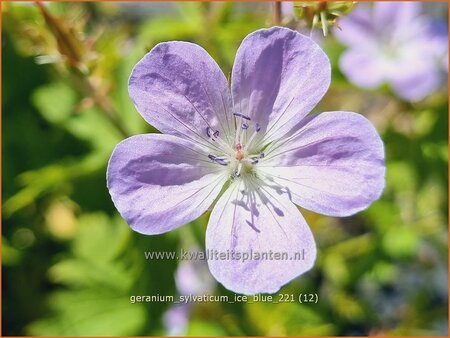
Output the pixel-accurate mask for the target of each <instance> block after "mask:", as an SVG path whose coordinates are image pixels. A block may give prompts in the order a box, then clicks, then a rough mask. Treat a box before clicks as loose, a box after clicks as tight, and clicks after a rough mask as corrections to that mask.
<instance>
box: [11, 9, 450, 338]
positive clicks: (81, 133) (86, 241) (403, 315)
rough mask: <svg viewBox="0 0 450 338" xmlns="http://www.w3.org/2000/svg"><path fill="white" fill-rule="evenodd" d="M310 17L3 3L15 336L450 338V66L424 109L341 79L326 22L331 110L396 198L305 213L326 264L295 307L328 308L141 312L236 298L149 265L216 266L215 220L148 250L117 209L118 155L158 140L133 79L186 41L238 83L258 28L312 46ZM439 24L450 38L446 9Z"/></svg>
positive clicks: (205, 281)
mask: <svg viewBox="0 0 450 338" xmlns="http://www.w3.org/2000/svg"><path fill="white" fill-rule="evenodd" d="M297 5H298V6H297V7H295V8H293V7H292V6H293V4H292V3H290V4H283V6H280V7H281V13H280V12H279V9H280V7H278V6H276V5H274V4H272V3H247V4H245V3H223V2H220V3H176V2H175V3H95V2H89V3H46V4H44V5H42V6H37V5H36V4H32V3H11V2H8V3H2V70H3V73H2V112H3V116H2V152H3V159H2V182H3V184H2V197H3V198H2V221H3V225H2V230H3V231H2V331H3V332H2V334H3V335H8V336H9V335H71V336H81V335H109V336H114V335H140V336H146V335H165V334H173V335H368V334H370V335H445V336H446V335H447V334H448V242H447V239H448V236H447V223H448V219H447V215H448V191H447V187H448V94H447V69H448V67H447V68H446V67H443V69H442V79H443V81H442V84H441V85H440V86H439V88H436V89H435V90H433V92H431V93H429V95H426V97H425V98H421V99H420V100H410V101H408V100H405V99H401V98H400V97H399V96H397V95H396V92H395V90H393V88H391V86H389V84H384V85H382V86H379V87H377V88H375V89H363V88H359V87H358V86H357V85H355V84H353V83H351V82H350V81H349V80H348V78H347V77H346V76H345V74H344V73H343V72H342V71H341V70H340V67H339V64H340V63H339V59H340V57H341V55H342V53H345V50H346V48H347V47H346V46H345V45H343V44H341V43H340V42H339V41H338V40H337V39H336V38H335V36H334V35H333V29H335V28H333V27H332V24H333V21H334V19H335V17H334V16H333V14H330V13H328V14H329V15H330V17H329V18H330V22H329V25H330V26H329V27H328V28H329V32H328V34H327V36H326V37H323V36H322V31H321V29H320V26H321V23H320V22H319V25H316V26H318V27H319V29H313V32H312V35H313V37H314V38H315V39H316V40H317V41H318V42H319V43H320V44H321V45H322V47H323V48H324V49H325V51H326V53H327V54H328V56H329V57H330V60H331V62H332V66H333V73H332V74H333V75H332V76H333V77H332V84H331V88H330V90H329V92H328V93H327V94H326V96H325V98H324V99H323V101H322V102H321V103H320V104H319V106H318V107H317V108H316V111H328V110H344V109H345V110H352V111H356V112H359V113H361V114H363V115H365V116H366V117H368V118H369V119H370V120H371V121H372V122H373V123H374V124H375V126H376V128H377V129H378V131H379V132H380V134H381V135H382V138H383V140H384V142H385V146H386V157H387V185H386V189H385V191H384V194H383V196H382V198H381V199H380V200H378V201H376V202H375V203H373V205H372V206H371V207H370V208H369V209H367V210H366V211H364V212H361V213H359V214H357V215H355V216H353V217H348V218H332V217H325V216H320V215H317V214H313V213H310V212H307V211H305V210H302V212H303V213H304V214H305V216H306V218H307V221H308V223H309V224H310V226H311V228H312V231H313V233H314V236H315V239H316V241H317V245H318V259H317V263H316V265H315V267H314V268H313V269H312V270H311V271H309V272H308V273H306V274H305V275H304V276H302V277H300V278H297V279H296V280H294V281H292V282H291V283H289V284H288V285H286V286H285V287H284V288H283V289H282V290H281V291H280V292H282V293H288V294H294V295H298V294H299V293H317V294H318V295H319V301H318V303H317V304H306V303H304V304H300V303H298V302H294V303H280V304H270V303H256V304H248V303H237V304H227V303H194V304H190V305H188V306H175V305H173V304H170V303H136V304H132V303H131V302H130V296H133V295H156V294H160V295H180V294H185V293H192V294H215V295H229V296H230V297H231V296H233V294H232V293H231V292H229V291H228V290H226V289H224V288H223V287H222V286H221V285H219V284H217V282H215V281H214V279H213V278H212V277H211V275H210V274H209V272H208V269H207V267H206V263H205V262H201V261H199V262H185V261H182V262H179V261H176V260H158V261H156V260H146V259H145V257H144V251H172V250H173V251H178V250H180V249H181V248H183V249H184V250H190V249H191V250H192V249H195V250H201V249H202V248H203V247H204V233H205V227H206V223H207V219H208V215H204V216H202V217H201V218H200V219H198V220H196V221H194V222H192V223H190V224H188V225H186V226H184V227H182V228H180V229H178V230H176V231H172V232H170V233H167V234H164V235H158V236H144V235H140V234H137V233H135V232H133V231H131V229H130V228H129V227H128V226H127V224H126V223H125V222H124V221H123V220H122V219H121V218H120V216H119V215H118V213H117V211H116V210H115V208H114V206H113V204H112V202H111V199H110V196H109V194H108V191H107V189H106V182H105V171H106V165H107V161H108V159H109V156H110V154H111V152H112V150H113V148H114V146H115V145H116V144H117V143H118V142H119V141H120V140H122V139H124V138H125V137H127V136H129V135H133V134H138V133H145V132H157V131H156V130H155V129H153V128H152V127H151V126H149V125H147V124H146V123H145V122H144V121H143V119H142V118H141V117H140V116H139V114H138V113H137V112H136V110H135V108H134V106H133V105H132V103H131V101H130V99H129V97H128V93H127V80H128V76H129V74H130V72H131V69H132V67H133V65H134V64H135V63H136V62H137V60H139V59H140V58H141V57H142V56H143V55H144V54H145V53H146V52H147V51H149V50H150V49H151V48H152V47H153V46H154V45H155V44H157V43H158V42H161V41H168V40H185V41H192V42H195V43H198V44H200V45H201V46H203V47H204V48H205V49H206V50H207V51H208V52H209V53H210V54H211V55H212V56H213V57H214V58H215V60H217V62H218V63H219V65H220V66H221V68H222V70H223V71H224V72H225V74H228V73H229V72H230V70H231V67H232V63H233V59H234V54H235V52H236V50H237V47H238V46H239V43H240V41H241V40H242V39H243V38H244V37H245V36H246V35H247V34H248V33H250V32H252V31H253V30H256V29H259V28H262V27H268V26H271V25H273V24H281V25H285V26H289V27H292V28H295V29H298V30H300V31H302V32H307V34H310V31H311V29H310V24H311V18H312V17H311V16H310V15H309V14H308V15H305V10H304V9H302V7H299V6H300V5H302V4H299V3H298V4H297ZM347 5H349V3H347ZM367 5H368V6H371V4H364V6H367ZM311 6H312V5H311ZM357 6H363V4H356V5H355V7H356V8H357ZM344 7H345V6H344ZM349 7H351V6H349ZM311 8H312V9H308V10H307V11H306V12H308V13H313V14H314V11H315V10H316V9H315V7H311ZM293 9H295V10H293ZM322 9H323V8H322ZM341 9H342V8H341ZM422 11H423V13H422V14H423V15H424V16H426V17H427V18H428V19H429V20H431V21H432V22H435V23H441V25H442V24H443V26H444V27H447V21H446V19H447V4H446V3H427V4H426V5H424V6H423V8H422ZM347 12H348V8H344V9H342V11H341V12H339V13H337V12H336V13H335V14H343V15H344V16H346V15H352V14H351V13H350V14H348V13H347ZM337 22H339V19H338V20H337ZM322 23H323V22H322ZM407 28H408V26H407V25H406V29H407ZM442 43H443V44H445V45H443V47H444V49H446V50H448V49H447V40H446V39H445V40H444V42H442ZM447 53H448V52H447ZM447 55H448V54H447ZM447 55H444V57H445V58H444V59H443V64H447ZM374 57H377V56H376V55H374ZM411 101H413V102H411Z"/></svg>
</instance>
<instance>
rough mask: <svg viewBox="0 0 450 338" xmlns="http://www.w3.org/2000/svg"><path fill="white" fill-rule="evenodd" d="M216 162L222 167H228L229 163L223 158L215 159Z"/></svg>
mask: <svg viewBox="0 0 450 338" xmlns="http://www.w3.org/2000/svg"><path fill="white" fill-rule="evenodd" d="M214 161H215V162H216V163H219V164H220V165H228V161H226V160H224V159H223V158H215V159H214Z"/></svg>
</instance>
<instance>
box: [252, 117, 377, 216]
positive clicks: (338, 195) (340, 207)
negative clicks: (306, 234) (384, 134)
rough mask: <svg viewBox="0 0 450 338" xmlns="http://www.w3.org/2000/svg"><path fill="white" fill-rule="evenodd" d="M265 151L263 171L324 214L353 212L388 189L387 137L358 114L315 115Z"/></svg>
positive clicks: (301, 202)
mask: <svg viewBox="0 0 450 338" xmlns="http://www.w3.org/2000/svg"><path fill="white" fill-rule="evenodd" d="M266 152H267V157H266V158H265V160H264V162H261V164H260V165H258V173H260V175H263V176H265V180H266V182H268V181H269V182H270V181H271V182H272V183H271V184H272V185H273V186H274V187H278V188H279V189H284V191H286V194H287V195H289V197H290V198H291V199H292V201H293V202H294V203H296V204H298V205H299V206H301V207H303V208H306V209H309V210H312V211H315V212H318V213H321V214H325V215H330V216H349V215H352V214H354V213H356V212H358V211H361V210H363V209H365V208H367V207H368V206H369V205H370V204H371V203H372V202H373V201H374V200H376V199H378V198H379V197H380V195H381V193H382V191H383V188H384V184H385V179H384V175H385V165H384V149H383V142H382V141H381V139H380V137H379V136H378V133H377V131H376V130H375V128H374V127H373V126H372V124H371V123H370V122H369V121H368V120H367V119H366V118H364V117H363V116H362V115H359V114H356V113H351V112H328V113H321V114H318V115H314V116H311V117H309V118H308V121H306V122H305V125H304V126H303V127H302V128H301V129H300V130H299V131H298V132H297V133H296V134H294V135H293V136H292V137H291V138H289V139H287V140H284V141H282V142H279V143H275V144H273V145H272V146H271V147H270V148H269V149H267V151H266Z"/></svg>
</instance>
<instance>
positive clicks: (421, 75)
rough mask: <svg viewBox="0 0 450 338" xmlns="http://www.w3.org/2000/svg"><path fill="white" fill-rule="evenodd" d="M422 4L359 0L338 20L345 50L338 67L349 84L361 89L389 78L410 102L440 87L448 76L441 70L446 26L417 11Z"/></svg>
mask: <svg viewBox="0 0 450 338" xmlns="http://www.w3.org/2000/svg"><path fill="white" fill-rule="evenodd" d="M421 6H422V5H421V3H420V2H375V3H374V4H373V6H370V5H369V4H359V5H358V6H357V7H356V9H355V10H354V11H353V12H352V13H351V14H350V15H349V16H347V17H343V18H342V19H341V21H340V22H339V26H340V29H335V35H336V37H337V38H338V40H340V41H341V42H342V43H343V44H345V45H346V46H348V47H349V48H348V50H347V51H346V52H344V54H343V55H342V57H341V59H340V63H339V65H340V68H341V70H342V72H343V73H344V74H345V75H346V76H347V77H348V78H349V80H350V81H351V82H353V83H354V84H356V85H358V86H360V87H363V88H376V87H378V86H379V85H381V84H382V83H385V82H387V83H389V84H390V85H391V86H392V89H393V90H394V91H395V93H396V94H397V95H398V96H399V97H401V98H403V99H406V100H409V101H419V100H421V99H423V98H425V97H426V96H428V95H429V94H431V93H433V92H434V91H436V90H437V89H438V88H439V86H440V85H441V84H442V80H443V79H444V78H446V76H445V77H444V76H443V70H445V71H447V70H448V66H447V55H448V30H447V27H446V25H445V27H443V26H442V25H436V22H435V21H433V20H431V19H430V18H428V17H426V16H424V15H421ZM444 65H445V66H444ZM443 66H444V67H443Z"/></svg>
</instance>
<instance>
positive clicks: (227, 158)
mask: <svg viewBox="0 0 450 338" xmlns="http://www.w3.org/2000/svg"><path fill="white" fill-rule="evenodd" d="M234 116H235V117H236V121H235V122H236V135H235V143H234V145H233V146H229V145H228V144H227V143H226V142H224V141H223V140H222V139H220V137H219V131H218V130H216V131H214V130H212V129H211V128H209V127H208V128H207V130H206V134H207V135H208V137H209V138H210V139H211V140H213V141H214V142H217V144H218V145H219V146H220V148H221V149H223V153H224V154H223V156H218V155H216V154H210V155H208V158H209V159H210V160H211V161H213V162H215V163H217V164H219V165H222V166H227V167H228V168H229V172H230V177H231V178H232V179H234V178H237V177H241V176H242V175H246V174H252V173H254V171H255V166H256V164H257V163H259V161H260V160H261V159H263V158H264V153H262V152H261V153H256V154H251V153H249V149H251V145H252V142H253V140H254V139H255V137H256V135H257V134H258V132H259V131H260V130H261V127H260V126H259V124H258V123H256V124H255V125H253V126H252V125H251V123H250V121H251V119H250V117H248V116H246V115H244V114H241V113H234ZM251 129H253V133H252V134H251V136H250V137H247V133H248V131H250V130H251Z"/></svg>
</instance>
